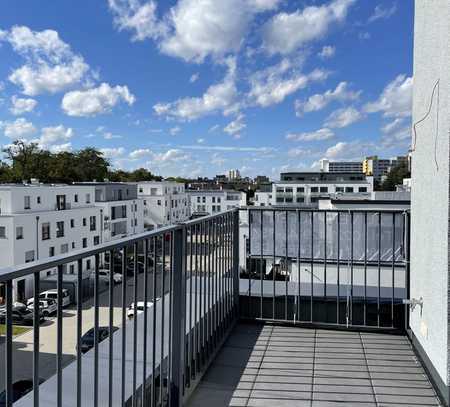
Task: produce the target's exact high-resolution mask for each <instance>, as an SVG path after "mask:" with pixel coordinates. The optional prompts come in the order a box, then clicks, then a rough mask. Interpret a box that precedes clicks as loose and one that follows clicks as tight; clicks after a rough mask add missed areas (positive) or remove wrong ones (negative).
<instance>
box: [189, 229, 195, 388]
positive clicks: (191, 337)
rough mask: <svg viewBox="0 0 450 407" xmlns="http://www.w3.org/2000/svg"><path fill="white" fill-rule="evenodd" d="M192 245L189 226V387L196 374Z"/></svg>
mask: <svg viewBox="0 0 450 407" xmlns="http://www.w3.org/2000/svg"><path fill="white" fill-rule="evenodd" d="M192 243H193V235H192V226H189V331H188V332H189V357H188V361H189V365H188V366H189V385H190V381H191V379H193V377H194V375H195V373H194V369H193V368H192V364H193V359H194V357H193V332H192V317H193V315H194V313H193V310H192V279H193V273H192V267H193V262H192V254H193V250H192V247H193V246H192Z"/></svg>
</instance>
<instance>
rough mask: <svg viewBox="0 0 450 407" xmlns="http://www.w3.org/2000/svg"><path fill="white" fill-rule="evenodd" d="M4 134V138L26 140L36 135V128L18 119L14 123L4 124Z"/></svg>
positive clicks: (24, 120) (21, 118) (22, 119)
mask: <svg viewBox="0 0 450 407" xmlns="http://www.w3.org/2000/svg"><path fill="white" fill-rule="evenodd" d="M4 133H5V136H6V137H9V138H11V139H26V138H27V137H29V136H31V135H33V134H34V133H36V127H34V125H33V123H31V122H29V121H27V120H26V119H24V118H23V117H20V118H18V119H16V120H15V121H14V122H6V123H4Z"/></svg>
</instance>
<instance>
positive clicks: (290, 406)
mask: <svg viewBox="0 0 450 407" xmlns="http://www.w3.org/2000/svg"><path fill="white" fill-rule="evenodd" d="M247 406H248V407H274V406H277V407H310V406H311V401H310V400H283V399H258V398H250V399H249V400H248V404H247Z"/></svg>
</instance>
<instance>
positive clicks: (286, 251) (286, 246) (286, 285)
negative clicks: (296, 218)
mask: <svg viewBox="0 0 450 407" xmlns="http://www.w3.org/2000/svg"><path fill="white" fill-rule="evenodd" d="M284 216H285V229H286V230H285V239H286V241H285V247H284V261H285V264H284V267H285V271H284V272H285V273H286V274H285V276H284V290H285V291H284V319H285V320H286V321H287V319H288V280H289V264H288V248H289V246H288V239H289V219H288V211H286V212H285V213H284Z"/></svg>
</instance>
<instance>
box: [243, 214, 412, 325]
mask: <svg viewBox="0 0 450 407" xmlns="http://www.w3.org/2000/svg"><path fill="white" fill-rule="evenodd" d="M245 213H246V214H247V210H246V212H245ZM409 216H410V215H409V212H406V211H355V210H352V211H348V210H347V211H344V210H327V211H324V210H317V209H316V210H314V209H311V210H309V209H295V208H293V209H290V208H283V209H277V208H267V207H255V208H253V209H250V208H248V221H247V222H246V224H245V226H243V228H244V231H243V238H244V241H245V246H246V247H245V250H246V261H245V262H244V263H242V262H241V273H240V278H241V280H240V284H241V290H240V292H241V298H240V316H241V318H242V317H244V318H250V319H261V320H273V321H282V322H291V323H307V324H326V325H333V326H347V327H350V326H351V327H362V328H383V329H386V328H388V329H404V328H405V318H406V314H405V306H404V304H403V302H404V301H403V300H404V299H407V298H409Z"/></svg>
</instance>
